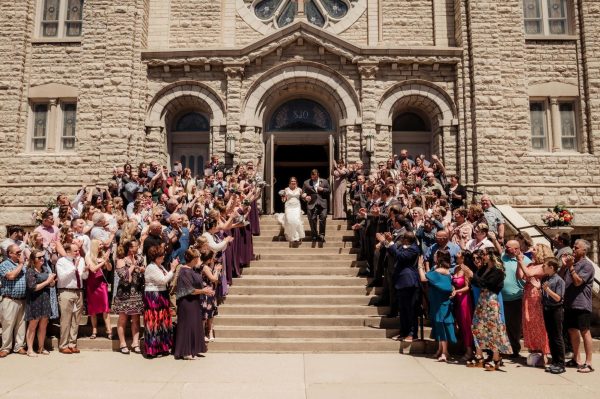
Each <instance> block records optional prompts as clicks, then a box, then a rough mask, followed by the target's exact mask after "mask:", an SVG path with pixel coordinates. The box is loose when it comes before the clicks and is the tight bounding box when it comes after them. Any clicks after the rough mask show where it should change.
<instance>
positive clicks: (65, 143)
mask: <svg viewBox="0 0 600 399" xmlns="http://www.w3.org/2000/svg"><path fill="white" fill-rule="evenodd" d="M62 108H63V132H62V149H63V150H72V149H74V148H75V125H76V119H77V105H76V104H63V106H62Z"/></svg>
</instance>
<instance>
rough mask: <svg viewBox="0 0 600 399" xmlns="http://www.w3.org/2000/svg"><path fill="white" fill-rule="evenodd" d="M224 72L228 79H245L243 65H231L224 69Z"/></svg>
mask: <svg viewBox="0 0 600 399" xmlns="http://www.w3.org/2000/svg"><path fill="white" fill-rule="evenodd" d="M223 72H225V74H226V75H227V79H241V78H243V77H244V66H243V65H230V66H225V67H224V68H223Z"/></svg>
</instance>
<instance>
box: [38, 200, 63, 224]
mask: <svg viewBox="0 0 600 399" xmlns="http://www.w3.org/2000/svg"><path fill="white" fill-rule="evenodd" d="M57 206H58V204H57V203H56V200H55V199H51V200H49V201H48V202H47V203H46V205H45V207H44V208H43V209H38V210H35V211H33V212H32V213H31V220H32V221H33V223H34V224H35V225H36V226H39V225H41V224H42V215H43V214H44V212H46V211H48V210H51V209H54V208H56V207H57Z"/></svg>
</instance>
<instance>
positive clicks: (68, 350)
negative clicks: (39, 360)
mask: <svg viewBox="0 0 600 399" xmlns="http://www.w3.org/2000/svg"><path fill="white" fill-rule="evenodd" d="M58 352H60V353H62V354H63V355H72V354H73V352H72V351H71V348H61V349H59V350H58Z"/></svg>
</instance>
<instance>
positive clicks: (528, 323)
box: [517, 244, 553, 364]
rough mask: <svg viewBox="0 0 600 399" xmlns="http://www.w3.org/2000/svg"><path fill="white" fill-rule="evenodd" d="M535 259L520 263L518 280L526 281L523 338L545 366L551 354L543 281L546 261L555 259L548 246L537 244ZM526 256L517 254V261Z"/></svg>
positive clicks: (526, 345)
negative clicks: (540, 355) (545, 317)
mask: <svg viewBox="0 0 600 399" xmlns="http://www.w3.org/2000/svg"><path fill="white" fill-rule="evenodd" d="M532 255H533V259H532V262H531V263H530V264H528V265H527V266H525V265H524V263H523V262H518V265H519V268H518V269H517V278H518V279H520V280H525V287H524V288H523V313H522V314H523V315H522V320H523V321H522V323H523V338H524V340H525V347H526V348H527V349H529V352H530V353H541V354H542V355H543V357H544V364H546V362H547V360H548V359H547V357H546V355H547V354H548V353H550V346H549V344H548V335H547V333H546V329H545V328H544V307H543V305H542V289H541V286H542V284H541V280H542V278H543V277H544V270H543V266H544V259H546V258H551V257H553V254H552V249H551V248H550V247H549V246H548V245H546V244H536V245H534V246H533V248H532ZM523 256H525V255H524V253H523V252H520V253H519V254H517V259H518V258H521V259H522V257H523Z"/></svg>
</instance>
